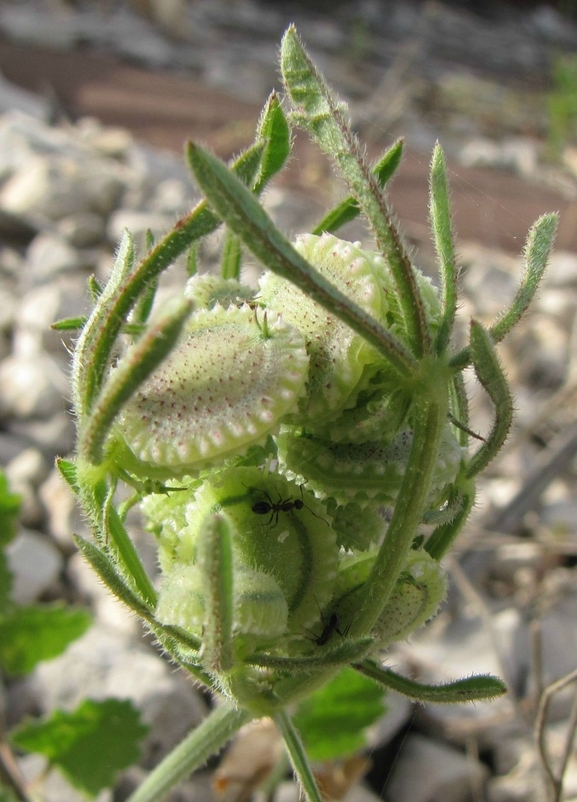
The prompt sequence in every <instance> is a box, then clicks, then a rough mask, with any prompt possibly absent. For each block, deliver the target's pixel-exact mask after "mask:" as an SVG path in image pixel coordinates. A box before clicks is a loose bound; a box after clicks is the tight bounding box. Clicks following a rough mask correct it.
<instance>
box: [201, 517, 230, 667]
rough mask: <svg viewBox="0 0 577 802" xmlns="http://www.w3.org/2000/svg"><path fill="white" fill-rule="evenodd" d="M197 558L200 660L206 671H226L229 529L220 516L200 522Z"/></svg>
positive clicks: (227, 651)
mask: <svg viewBox="0 0 577 802" xmlns="http://www.w3.org/2000/svg"><path fill="white" fill-rule="evenodd" d="M197 560H198V564H199V567H200V569H201V571H202V577H203V586H204V606H205V627H204V639H203V663H204V665H205V667H206V668H207V670H210V671H215V672H221V671H228V670H229V669H230V668H231V666H232V663H233V646H232V623H233V612H234V600H233V562H232V529H231V525H230V522H229V521H228V520H227V519H226V518H225V517H224V516H223V515H211V516H209V517H208V518H207V519H206V520H205V521H204V522H203V525H202V527H201V530H200V532H199V535H198V543H197Z"/></svg>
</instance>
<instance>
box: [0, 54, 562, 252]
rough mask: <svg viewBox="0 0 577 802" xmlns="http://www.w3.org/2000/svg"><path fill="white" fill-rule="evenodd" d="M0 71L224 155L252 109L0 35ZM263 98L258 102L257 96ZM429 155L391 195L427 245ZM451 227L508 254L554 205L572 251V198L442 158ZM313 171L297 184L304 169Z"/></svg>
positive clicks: (70, 110)
mask: <svg viewBox="0 0 577 802" xmlns="http://www.w3.org/2000/svg"><path fill="white" fill-rule="evenodd" d="M0 69H1V70H2V73H3V74H4V76H5V77H6V78H7V79H8V80H10V81H13V82H14V83H16V84H18V85H20V86H23V87H25V88H27V89H30V90H32V91H34V92H39V93H43V94H45V95H48V96H49V97H51V98H54V100H55V104H56V106H57V108H59V109H60V110H61V111H62V112H64V113H65V114H67V115H69V116H70V117H71V118H73V119H76V118H78V117H81V116H84V115H91V116H94V117H97V118H98V119H99V120H101V121H102V122H103V123H104V124H106V125H114V126H122V127H125V128H127V129H128V130H130V131H131V132H132V133H133V134H134V136H135V137H136V138H137V139H139V140H142V141H144V142H147V143H150V144H152V145H155V146H158V147H164V148H167V149H170V150H172V151H175V152H181V151H182V147H183V143H184V142H185V141H186V140H187V139H189V138H195V139H199V140H201V141H204V142H207V143H209V144H210V145H211V146H212V147H213V148H214V149H215V150H216V151H217V152H218V153H219V154H220V155H222V156H229V155H231V154H232V153H233V152H235V151H238V149H239V148H240V147H241V146H242V145H244V144H246V143H247V142H249V141H250V140H251V137H252V133H253V131H254V124H255V122H256V120H257V118H258V115H259V112H260V108H259V107H258V106H256V105H254V104H251V103H247V102H244V101H242V100H239V99H238V98H235V97H233V96H231V95H229V94H227V93H225V92H222V91H219V90H215V89H211V88H207V87H205V86H203V85H202V84H201V83H199V82H198V81H197V80H195V79H194V78H190V77H186V76H182V75H177V74H174V73H170V72H168V71H154V72H151V71H148V70H145V69H143V68H140V67H135V66H129V65H127V64H125V63H121V62H119V61H118V60H115V59H114V58H113V57H106V56H103V55H95V54H93V53H91V52H82V51H76V52H67V53H63V52H52V51H48V50H41V49H33V50H30V49H28V48H25V47H21V46H18V45H14V44H10V43H6V42H0ZM263 100H264V99H263ZM315 160H317V161H318V156H316V155H314V151H313V149H312V148H311V147H310V145H308V144H306V143H303V142H302V140H298V147H297V158H296V159H295V160H293V162H292V163H291V168H290V169H289V171H288V174H287V177H286V178H285V179H284V180H285V181H287V182H288V183H290V184H291V185H292V186H293V187H294V186H300V187H302V185H303V181H304V182H305V183H306V184H308V186H304V187H303V189H304V191H305V192H307V193H309V194H310V193H314V194H318V187H319V185H322V183H323V182H322V181H317V178H318V176H319V175H320V176H321V177H322V176H323V175H324V174H325V173H326V167H325V166H324V165H323V163H322V161H318V164H319V166H318V168H316V169H315V168H313V169H308V168H307V165H309V164H310V163H313V165H314V164H315ZM428 160H429V155H428V154H423V153H417V152H409V153H408V154H407V155H406V157H405V160H404V162H403V164H402V166H401V168H400V170H399V173H398V176H397V177H396V178H395V182H394V185H393V187H392V190H391V200H392V203H393V206H394V208H395V210H396V213H397V215H398V217H399V218H400V220H401V222H402V223H403V225H404V226H405V228H406V229H407V231H408V233H409V236H410V237H411V238H412V239H414V240H415V241H417V242H423V243H425V242H428V240H429V236H428V233H427V173H428ZM450 168H451V177H450V180H451V185H452V200H453V209H454V210H455V211H454V214H455V226H456V229H457V231H458V233H459V237H460V239H461V240H476V241H479V242H481V243H483V244H485V245H487V246H489V247H499V248H503V249H506V250H509V251H512V252H515V253H518V252H519V250H520V248H521V247H522V243H523V241H524V239H525V236H526V233H527V230H528V228H529V226H530V225H531V223H532V222H533V221H534V220H535V219H536V218H537V217H538V216H539V215H540V214H542V213H544V212H547V211H553V210H559V211H560V212H561V214H562V217H561V230H560V235H559V238H558V247H560V248H563V249H567V250H575V251H577V225H575V223H576V222H577V204H573V203H571V202H569V201H567V200H566V199H564V198H563V197H562V196H561V194H557V193H556V192H555V191H553V190H550V189H545V188H543V187H541V186H538V185H532V184H530V183H528V182H527V181H525V180H522V179H520V178H518V177H516V176H514V175H510V174H506V173H503V172H499V171H495V170H489V169H465V168H463V167H461V166H459V165H450ZM307 175H308V176H316V177H317V178H313V179H312V180H309V181H307V180H306V176H307Z"/></svg>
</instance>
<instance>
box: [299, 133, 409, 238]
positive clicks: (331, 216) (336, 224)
mask: <svg viewBox="0 0 577 802" xmlns="http://www.w3.org/2000/svg"><path fill="white" fill-rule="evenodd" d="M403 145H404V140H403V139H397V141H396V142H395V143H394V144H393V145H391V147H390V148H389V149H388V150H387V151H386V152H385V153H384V154H383V156H381V158H380V159H379V161H378V162H377V164H376V165H375V166H374V167H373V173H374V174H375V177H376V179H377V181H378V183H379V186H380V187H384V186H385V185H386V183H387V181H389V179H390V178H392V176H393V174H394V172H395V170H396V169H397V167H398V166H399V164H400V163H401V157H402V155H403ZM360 213H361V207H360V206H359V204H358V202H357V201H356V199H355V198H353V197H352V195H350V196H349V197H348V198H345V199H344V200H342V201H341V202H340V203H339V204H337V205H336V206H335V207H334V208H333V209H331V210H330V212H328V213H327V214H326V215H325V216H324V217H323V219H322V220H321V221H320V223H318V224H317V225H316V226H315V227H314V228H313V230H312V233H313V234H317V235H320V234H322V233H323V232H329V233H333V234H334V232H335V231H338V229H339V228H341V227H342V226H344V225H345V223H350V222H351V220H354V219H355V218H356V217H358V216H359V214H360Z"/></svg>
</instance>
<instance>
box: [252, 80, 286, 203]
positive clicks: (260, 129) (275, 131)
mask: <svg viewBox="0 0 577 802" xmlns="http://www.w3.org/2000/svg"><path fill="white" fill-rule="evenodd" d="M257 139H260V140H263V141H264V142H265V143H266V144H265V148H264V152H263V154H262V159H261V163H260V169H259V172H258V175H257V177H256V180H255V182H254V184H253V187H252V190H253V192H254V193H255V194H256V195H260V193H261V192H262V190H263V189H264V187H265V186H266V184H267V183H268V182H269V181H270V179H271V178H272V177H273V176H274V175H276V173H278V172H279V171H280V170H282V168H283V167H284V165H285V164H286V161H287V159H288V157H289V155H290V128H289V124H288V121H287V118H286V117H285V113H284V111H283V109H282V106H281V104H280V101H279V98H278V95H277V93H276V92H272V93H271V95H270V97H269V98H268V100H267V102H266V104H265V107H264V109H263V110H262V114H261V117H260V120H259V122H258V126H257Z"/></svg>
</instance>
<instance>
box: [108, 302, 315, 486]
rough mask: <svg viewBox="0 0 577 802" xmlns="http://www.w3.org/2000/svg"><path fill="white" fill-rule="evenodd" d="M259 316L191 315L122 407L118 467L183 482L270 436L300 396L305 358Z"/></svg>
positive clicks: (299, 341) (272, 320) (294, 338)
mask: <svg viewBox="0 0 577 802" xmlns="http://www.w3.org/2000/svg"><path fill="white" fill-rule="evenodd" d="M263 314H264V313H261V312H260V311H257V312H255V310H253V309H251V308H250V307H249V306H246V305H245V306H242V307H240V308H237V307H235V306H230V307H229V308H228V309H226V310H225V309H223V308H222V307H221V306H215V307H214V308H213V309H210V310H208V309H201V310H199V311H198V312H196V313H195V315H194V316H193V317H192V318H191V320H190V322H189V324H188V325H187V328H186V331H185V332H184V334H183V336H182V337H181V340H180V342H179V344H178V345H177V346H176V348H175V349H174V350H173V351H172V352H171V353H170V354H169V356H168V357H167V358H166V359H165V360H164V362H162V364H161V365H160V366H159V367H158V368H157V369H156V370H155V371H154V373H153V374H152V376H151V377H150V378H149V379H148V380H147V381H146V382H145V383H144V384H143V385H142V386H141V387H140V389H139V390H138V391H137V392H136V393H135V395H134V396H133V397H132V398H131V399H130V401H129V402H128V404H127V405H126V407H125V408H124V410H123V413H122V415H121V417H120V419H119V422H118V424H117V435H118V438H119V440H120V441H121V443H124V444H125V446H126V447H125V448H124V453H123V450H122V448H120V449H119V453H118V454H117V455H115V458H116V459H117V461H119V462H120V463H121V464H123V465H124V466H125V467H126V468H128V469H129V470H131V471H133V472H134V473H136V474H137V475H146V476H149V477H153V478H167V477H171V476H172V477H178V476H184V475H186V474H192V473H194V472H196V471H198V470H200V469H202V468H205V467H208V466H210V465H212V464H215V463H218V462H221V461H222V460H223V459H225V458H227V457H231V456H233V455H236V454H242V453H245V451H246V450H247V448H248V447H249V446H250V445H252V444H255V443H262V442H264V440H265V439H266V437H267V435H268V434H269V433H271V432H274V431H275V430H276V429H277V427H278V425H279V421H280V420H281V418H282V417H283V416H284V415H285V414H286V413H287V412H289V411H291V410H293V409H294V408H295V407H296V404H297V399H298V397H299V395H300V394H301V393H302V392H303V391H304V383H305V380H306V375H307V369H308V356H307V353H306V349H305V345H304V341H303V338H302V335H301V334H300V333H299V332H298V331H297V330H296V329H295V328H293V327H292V326H290V325H289V324H287V323H286V322H284V321H283V320H282V318H281V317H280V316H276V315H275V316H274V317H273V316H272V315H270V316H269V318H268V320H267V321H265V320H264V318H263ZM257 316H258V317H257ZM124 358H125V359H130V352H128V353H127V355H126V356H125V357H124Z"/></svg>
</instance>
